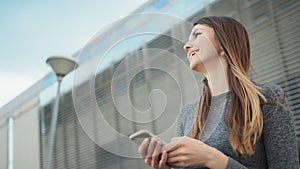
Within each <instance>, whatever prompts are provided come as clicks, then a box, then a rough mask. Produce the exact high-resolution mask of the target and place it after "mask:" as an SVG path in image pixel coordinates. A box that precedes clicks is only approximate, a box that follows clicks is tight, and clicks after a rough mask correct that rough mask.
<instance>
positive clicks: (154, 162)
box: [151, 142, 161, 168]
mask: <svg viewBox="0 0 300 169" xmlns="http://www.w3.org/2000/svg"><path fill="white" fill-rule="evenodd" d="M160 149H161V144H160V143H159V142H158V143H157V144H156V146H155V149H154V151H153V154H152V162H151V166H152V167H153V168H157V166H158V157H159V153H160Z"/></svg>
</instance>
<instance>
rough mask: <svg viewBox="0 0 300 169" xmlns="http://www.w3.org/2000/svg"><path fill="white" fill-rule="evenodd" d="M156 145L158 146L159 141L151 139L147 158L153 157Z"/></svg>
mask: <svg viewBox="0 0 300 169" xmlns="http://www.w3.org/2000/svg"><path fill="white" fill-rule="evenodd" d="M156 144H157V141H156V140H155V139H154V138H151V141H150V144H149V146H148V152H147V157H152V154H153V151H154V149H155V146H156Z"/></svg>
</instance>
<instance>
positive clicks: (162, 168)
mask: <svg viewBox="0 0 300 169" xmlns="http://www.w3.org/2000/svg"><path fill="white" fill-rule="evenodd" d="M161 150H162V143H161V142H160V141H159V140H157V139H155V138H151V139H149V138H146V139H144V141H143V142H142V144H141V145H140V147H139V153H140V154H141V156H142V157H143V159H144V160H145V163H146V164H148V165H149V166H151V167H153V168H156V169H170V168H171V167H170V166H168V165H167V163H166V162H167V158H168V155H167V152H166V151H164V152H163V153H162V154H161ZM159 157H160V158H159Z"/></svg>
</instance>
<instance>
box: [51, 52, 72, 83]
mask: <svg viewBox="0 0 300 169" xmlns="http://www.w3.org/2000/svg"><path fill="white" fill-rule="evenodd" d="M46 63H47V64H49V65H50V66H51V68H52V69H53V71H54V73H55V74H56V76H57V77H58V78H62V77H64V76H65V75H66V74H68V73H69V72H71V71H72V70H74V69H76V68H77V67H78V64H77V61H76V60H75V58H73V57H64V56H51V57H49V58H48V59H47V60H46Z"/></svg>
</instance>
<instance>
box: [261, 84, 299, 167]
mask: <svg viewBox="0 0 300 169" xmlns="http://www.w3.org/2000/svg"><path fill="white" fill-rule="evenodd" d="M268 86H269V87H268V89H267V90H266V91H265V96H266V99H267V103H266V104H265V105H263V108H262V111H263V119H264V123H263V135H262V137H263V140H264V146H265V153H266V157H267V163H268V168H270V169H277V168H278V169H279V168H281V169H282V168H289V169H299V158H298V148H297V141H296V133H295V130H294V124H293V117H292V114H291V112H290V110H289V109H288V106H287V103H286V101H285V95H284V92H283V90H282V89H281V88H280V87H279V86H277V85H275V84H273V83H269V84H268Z"/></svg>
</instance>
